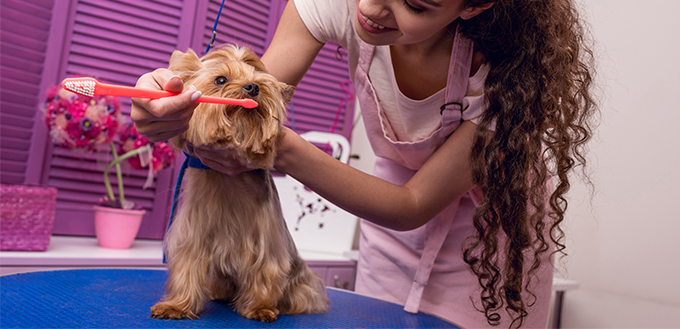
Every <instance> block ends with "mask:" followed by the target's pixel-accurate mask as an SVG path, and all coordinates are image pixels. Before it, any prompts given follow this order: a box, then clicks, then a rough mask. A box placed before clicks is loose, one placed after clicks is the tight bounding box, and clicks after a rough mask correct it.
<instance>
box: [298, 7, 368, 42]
mask: <svg viewBox="0 0 680 329" xmlns="http://www.w3.org/2000/svg"><path fill="white" fill-rule="evenodd" d="M354 7H355V3H354V0H326V1H319V0H295V8H296V9H297V11H298V14H299V15H300V18H301V19H302V21H303V22H304V24H305V26H307V29H308V30H309V32H310V33H311V34H312V35H313V36H314V38H316V39H317V40H318V41H320V42H323V43H326V42H329V41H334V42H337V43H338V44H340V45H343V46H345V45H347V43H348V42H350V39H351V38H352V36H353V35H354V34H355V33H354V24H353V16H352V14H351V13H352V12H354Z"/></svg>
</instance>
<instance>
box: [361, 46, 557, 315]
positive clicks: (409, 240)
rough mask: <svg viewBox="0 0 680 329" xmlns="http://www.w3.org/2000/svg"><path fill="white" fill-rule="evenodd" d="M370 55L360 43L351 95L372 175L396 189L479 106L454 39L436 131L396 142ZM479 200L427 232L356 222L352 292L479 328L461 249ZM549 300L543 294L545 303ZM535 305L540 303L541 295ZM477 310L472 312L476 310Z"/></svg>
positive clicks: (472, 280)
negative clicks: (472, 100)
mask: <svg viewBox="0 0 680 329" xmlns="http://www.w3.org/2000/svg"><path fill="white" fill-rule="evenodd" d="M374 50H375V46H372V45H369V44H366V43H363V42H362V44H361V49H360V55H359V56H360V57H359V63H358V66H357V70H356V72H355V77H354V82H355V88H356V92H357V97H358V98H359V102H360V104H361V112H362V117H363V120H364V123H365V126H366V130H367V134H368V139H369V142H370V143H371V146H372V148H373V151H374V152H375V154H376V155H377V157H378V158H377V160H376V164H375V169H374V175H376V176H377V177H380V178H382V179H385V180H387V181H389V182H392V183H394V184H399V185H401V184H404V183H406V182H407V181H408V180H409V179H410V178H411V177H412V176H413V175H414V174H415V173H416V171H417V170H418V169H420V167H421V166H422V165H423V164H424V163H425V162H426V161H427V159H429V158H430V156H431V155H432V154H433V153H434V152H435V151H436V150H437V148H439V146H441V145H442V144H443V143H444V141H446V139H447V138H448V137H449V136H450V135H451V134H452V133H453V131H454V130H456V128H458V127H459V126H460V124H461V122H462V121H463V120H468V119H472V118H475V117H477V116H479V115H480V114H481V113H480V112H481V111H482V107H481V106H478V107H476V108H468V104H467V102H465V101H464V97H465V93H466V91H467V86H468V78H469V75H470V67H471V63H472V55H473V43H472V41H471V40H469V39H467V38H465V37H463V36H461V35H460V33H456V36H455V38H454V42H453V49H452V53H451V62H450V65H449V72H448V81H447V87H446V93H445V98H446V103H445V105H443V106H442V108H441V115H442V121H441V127H440V128H439V129H437V130H436V131H435V132H434V133H432V134H431V135H430V136H429V137H427V138H425V139H422V140H419V141H417V142H402V141H398V140H397V138H396V135H395V133H394V132H393V130H392V127H391V126H390V123H389V121H388V120H387V117H386V116H385V114H384V112H383V110H382V108H381V107H380V105H379V102H378V98H377V96H376V94H375V91H374V89H373V87H372V85H371V84H370V80H369V77H368V72H369V68H370V64H371V59H372V58H373V52H374ZM480 197H481V191H480V190H479V188H475V189H473V190H472V191H471V192H470V193H468V194H466V195H465V196H463V197H461V198H460V199H458V200H456V201H454V202H453V203H452V204H451V205H449V206H448V207H447V208H446V209H444V211H442V212H441V213H440V214H439V215H437V216H436V217H434V218H433V219H432V220H430V221H429V222H428V223H427V224H426V225H424V226H422V227H420V228H417V229H415V230H411V231H407V232H398V231H394V230H390V229H387V228H384V227H380V226H377V225H375V224H373V223H371V222H368V221H365V220H361V239H360V256H359V262H358V266H357V282H356V291H357V292H358V293H361V294H364V295H368V296H371V297H375V298H379V299H383V300H387V301H391V302H394V303H398V304H402V305H404V310H405V311H407V312H411V313H416V312H418V310H419V309H421V310H423V311H425V312H427V313H430V314H434V315H437V316H440V317H442V318H444V319H446V320H449V321H451V322H453V323H456V324H457V325H459V326H463V327H466V326H471V327H479V326H485V325H486V319H485V317H484V315H483V314H482V313H481V312H478V311H476V310H475V309H474V307H473V305H472V302H471V299H470V297H471V296H472V297H475V296H479V289H478V288H477V286H478V283H477V278H476V276H474V274H472V272H471V271H470V270H469V269H468V267H467V264H465V262H464V261H463V257H462V247H461V246H462V244H463V242H464V240H465V239H466V238H467V237H469V236H470V235H472V234H473V233H474V228H473V226H472V216H473V213H474V211H475V208H476V206H477V205H478V203H479V201H480V199H481V198H480ZM550 278H552V270H551V273H550ZM549 294H550V288H548V298H549ZM543 295H545V293H543ZM539 297H541V298H543V296H542V295H541V296H539ZM477 299H479V298H478V297H477ZM476 304H477V305H478V306H479V303H476ZM532 311H534V310H532ZM547 312H548V310H547V307H546V309H545V310H544V312H543V313H545V314H543V319H544V321H546V320H547ZM539 317H541V315H539ZM543 323H545V322H543ZM525 324H528V323H526V322H525Z"/></svg>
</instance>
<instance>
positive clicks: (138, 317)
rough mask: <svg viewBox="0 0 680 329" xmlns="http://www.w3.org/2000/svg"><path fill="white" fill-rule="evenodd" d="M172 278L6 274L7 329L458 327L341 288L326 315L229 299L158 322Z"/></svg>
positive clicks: (3, 322) (0, 314) (149, 273)
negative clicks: (274, 312)
mask: <svg viewBox="0 0 680 329" xmlns="http://www.w3.org/2000/svg"><path fill="white" fill-rule="evenodd" d="M166 279H167V273H166V272H165V271H157V270H118V269H98V270H66V271H46V272H34V273H24V274H15V275H8V276H4V277H0V327H2V328H354V327H360V328H457V327H456V326H454V325H452V324H450V323H448V322H445V321H443V320H441V319H438V318H435V317H433V316H429V315H426V314H422V313H419V314H409V313H406V312H404V310H403V307H402V306H399V305H396V304H392V303H387V302H383V301H380V300H376V299H373V298H368V297H364V296H359V295H356V294H353V293H349V292H344V291H340V290H333V289H329V290H328V297H329V299H330V300H331V304H330V310H329V312H328V313H325V314H302V315H280V316H279V319H278V320H277V321H276V322H274V323H263V322H260V321H255V320H248V319H246V318H243V317H241V316H240V315H238V314H237V313H235V312H234V310H233V308H232V307H231V306H230V305H229V304H228V303H226V302H221V301H213V302H208V303H207V304H206V307H205V310H204V311H203V313H201V314H200V317H199V319H198V320H156V319H152V318H151V317H150V314H151V312H150V311H149V308H150V307H151V306H153V305H154V304H155V303H156V302H158V301H159V300H160V298H161V296H162V295H163V286H164V284H165V280H166Z"/></svg>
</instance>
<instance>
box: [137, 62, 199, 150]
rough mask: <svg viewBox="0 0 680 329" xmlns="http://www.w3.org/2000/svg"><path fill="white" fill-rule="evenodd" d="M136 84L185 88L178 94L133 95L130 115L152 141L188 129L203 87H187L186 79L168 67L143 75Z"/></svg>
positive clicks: (151, 87)
mask: <svg viewBox="0 0 680 329" xmlns="http://www.w3.org/2000/svg"><path fill="white" fill-rule="evenodd" d="M136 87H138V88H143V89H155V90H161V89H163V90H167V91H172V92H181V94H179V95H177V96H172V97H164V98H159V99H153V100H151V99H143V98H133V99H132V109H131V111H130V119H132V121H133V122H134V123H135V125H136V127H137V132H139V133H140V134H142V135H144V136H146V137H147V138H148V139H149V140H150V141H152V142H158V141H164V140H168V139H170V138H171V137H174V136H177V135H179V134H181V133H183V132H184V131H186V130H187V128H188V125H189V120H190V119H191V115H192V114H193V113H194V109H195V108H196V103H195V101H196V100H197V99H198V98H199V97H201V92H200V91H197V90H196V88H195V87H194V86H189V88H187V89H186V90H184V83H182V79H180V78H179V77H178V76H177V75H174V74H173V73H172V71H170V70H168V69H157V70H155V71H153V72H150V73H146V74H144V75H142V76H141V77H140V78H139V80H137V85H136ZM183 90H184V92H182V91H183Z"/></svg>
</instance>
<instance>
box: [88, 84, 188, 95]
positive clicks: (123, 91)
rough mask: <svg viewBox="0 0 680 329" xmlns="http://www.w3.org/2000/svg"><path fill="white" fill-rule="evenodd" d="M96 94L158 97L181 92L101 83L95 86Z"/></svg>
mask: <svg viewBox="0 0 680 329" xmlns="http://www.w3.org/2000/svg"><path fill="white" fill-rule="evenodd" d="M95 95H112V96H120V97H135V98H148V99H158V98H163V97H170V96H175V95H179V93H173V92H170V91H165V90H151V89H138V88H133V87H126V86H116V85H109V84H105V83H99V84H97V85H96V86H95Z"/></svg>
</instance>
